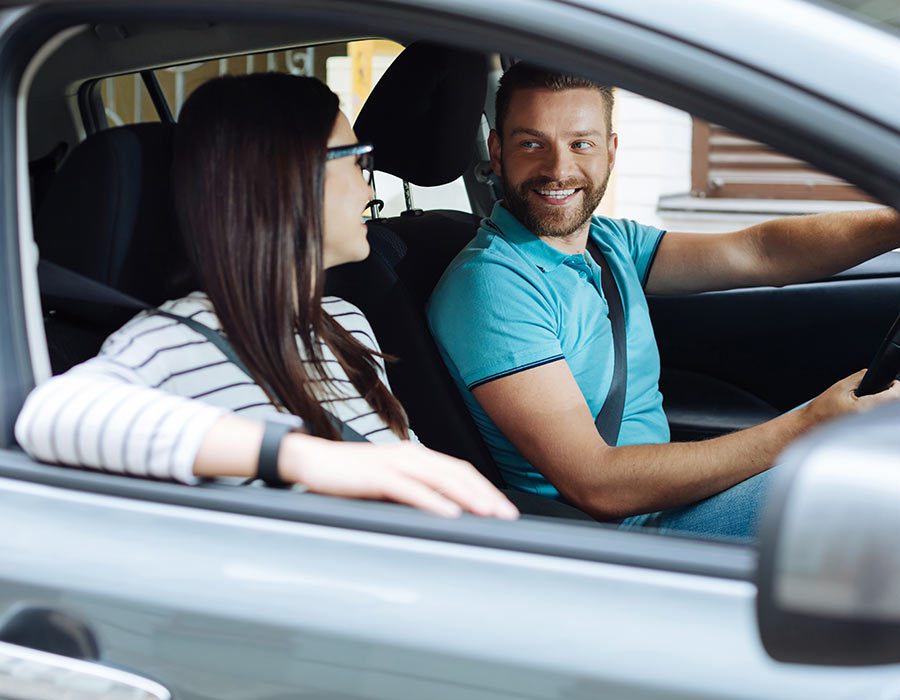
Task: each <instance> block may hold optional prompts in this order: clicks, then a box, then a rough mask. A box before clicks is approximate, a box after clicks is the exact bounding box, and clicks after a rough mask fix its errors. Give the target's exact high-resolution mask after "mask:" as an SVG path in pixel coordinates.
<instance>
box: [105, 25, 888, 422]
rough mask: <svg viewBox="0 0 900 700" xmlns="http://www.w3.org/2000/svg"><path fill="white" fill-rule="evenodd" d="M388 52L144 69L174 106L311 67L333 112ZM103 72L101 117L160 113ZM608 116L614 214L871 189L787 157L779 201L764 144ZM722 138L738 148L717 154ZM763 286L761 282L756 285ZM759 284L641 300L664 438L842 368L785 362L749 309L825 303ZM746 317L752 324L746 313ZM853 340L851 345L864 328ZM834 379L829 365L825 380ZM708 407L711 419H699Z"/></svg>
mask: <svg viewBox="0 0 900 700" xmlns="http://www.w3.org/2000/svg"><path fill="white" fill-rule="evenodd" d="M399 49H400V47H399V45H398V44H391V43H390V42H382V41H360V42H350V43H342V44H334V45H317V46H309V47H301V48H296V49H291V50H285V51H281V50H280V51H273V52H268V53H257V54H247V55H243V56H231V57H226V58H217V59H214V60H211V61H203V62H193V63H185V64H179V65H173V66H167V67H162V68H158V69H156V70H154V71H153V75H154V76H155V78H156V80H157V81H158V83H159V85H160V88H161V89H162V92H163V94H164V96H165V98H166V101H167V104H168V105H169V107H170V109H171V111H172V112H173V114H175V115H176V116H177V114H178V111H179V109H180V107H181V105H182V104H183V102H184V100H185V99H186V98H187V96H188V95H189V94H190V93H191V91H192V90H193V89H195V88H196V87H197V85H199V84H200V83H201V82H203V81H204V80H206V79H208V78H210V77H212V76H215V75H221V74H227V73H235V74H241V73H247V72H258V71H267V70H276V71H283V72H292V73H293V72H297V73H301V74H309V75H315V76H317V77H319V78H321V79H323V80H325V81H326V82H327V83H328V84H329V86H331V88H332V89H333V90H334V91H335V92H336V93H337V94H338V95H339V96H340V98H341V105H342V108H343V109H344V110H345V111H346V112H347V113H348V115H349V116H350V118H351V119H352V118H353V117H354V116H355V115H356V113H357V112H358V110H359V107H360V105H361V104H362V102H363V101H364V99H365V96H367V95H368V90H370V89H371V86H372V85H373V84H374V83H375V82H376V81H377V78H378V76H379V75H380V74H381V73H383V72H384V70H386V68H387V67H388V66H389V65H390V63H391V61H392V60H393V58H394V57H395V56H396V55H397V51H399ZM102 82H103V86H102V90H103V93H102V95H103V100H104V109H105V111H106V114H107V117H108V120H109V122H110V125H111V126H113V125H117V124H126V123H134V122H139V121H152V120H156V119H158V116H157V115H156V114H155V110H154V109H153V108H152V103H151V102H150V100H149V95H148V93H147V91H146V86H145V84H144V82H143V80H141V79H140V76H139V75H137V74H128V75H122V76H117V77H114V78H108V79H104V80H103V81H102ZM129 90H130V92H129ZM615 124H616V127H615V128H616V130H617V131H618V133H619V135H620V138H621V142H620V150H619V158H618V163H617V167H616V169H615V171H614V174H613V178H612V180H611V182H610V186H609V190H608V194H607V197H606V198H605V200H604V202H603V204H602V205H601V207H600V209H599V212H600V213H603V214H606V215H608V216H610V217H613V218H627V219H634V220H638V221H640V222H641V223H644V224H648V225H650V226H654V227H657V228H660V229H666V230H673V231H676V230H688V231H703V230H710V231H714V230H724V229H726V228H739V227H741V226H744V225H747V224H748V223H752V222H753V221H757V220H761V219H763V218H769V217H772V216H774V215H779V214H793V213H804V212H807V211H820V210H827V209H829V208H854V207H862V206H870V204H869V203H868V200H869V199H870V198H868V197H866V196H865V195H864V194H862V193H860V192H859V191H857V190H853V189H852V188H851V187H849V186H848V185H846V183H843V182H842V181H838V180H836V179H835V178H831V176H829V175H827V174H822V173H815V174H811V173H812V171H813V169H811V168H807V167H806V166H805V165H804V164H802V163H798V162H796V161H792V162H790V163H788V164H787V165H789V166H790V168H792V169H793V170H792V171H791V174H792V176H796V177H800V178H802V177H806V176H809V178H810V180H815V182H814V183H813V185H811V189H810V192H809V193H808V194H809V195H810V196H808V197H806V198H800V197H797V192H796V190H790V193H791V197H789V198H786V197H784V196H781V197H779V196H778V195H779V194H781V195H783V194H785V193H786V192H787V190H785V189H784V187H783V183H784V180H778V179H777V178H779V177H782V176H783V175H784V172H785V171H786V170H787V169H786V168H784V167H781V166H783V165H785V162H784V161H783V160H779V159H781V158H783V157H782V156H779V155H777V154H775V155H773V154H772V153H770V152H768V151H766V150H765V149H766V147H765V146H761V145H760V144H759V143H757V142H754V141H751V140H748V139H745V138H744V137H742V136H740V135H737V134H735V133H734V132H729V131H726V130H722V129H719V127H717V126H716V125H710V124H708V123H706V122H702V121H701V120H699V119H694V118H693V117H692V116H691V115H690V114H688V113H686V112H682V111H679V110H676V109H673V108H672V107H669V106H667V105H664V104H662V103H658V102H654V101H653V100H648V99H647V98H644V97H641V96H639V95H636V94H634V93H627V92H625V91H618V92H617V107H616V115H615ZM704 132H705V139H706V140H705V145H700V146H698V143H700V144H703V143H704V142H702V141H700V139H701V137H702V136H703V134H704ZM732 147H733V148H734V149H736V150H735V151H734V152H729V150H728V149H730V148H732ZM717 149H718V150H717ZM736 153H737V154H740V155H741V156H742V157H743V158H744V160H743V163H742V170H741V171H740V173H739V174H738V179H740V178H741V177H743V178H744V179H745V180H747V179H750V180H755V181H757V182H759V181H762V182H763V184H764V185H767V186H768V187H767V188H763V189H762V190H752V189H747V190H741V189H740V188H734V187H732V185H733V184H738V185H746V184H753V183H748V182H746V181H744V182H738V183H734V182H729V181H727V178H726V176H725V175H723V171H724V170H726V169H724V168H722V167H720V166H721V165H722V163H723V160H722V159H723V158H727V157H730V156H733V155H735V154H736ZM759 156H763V157H764V158H768V159H770V160H771V161H774V162H775V163H776V164H778V166H779V167H776V168H773V169H772V170H771V172H769V173H768V174H766V173H765V171H764V169H761V168H759V167H758V165H759V162H758V160H755V159H758V157H759ZM376 164H377V154H376ZM763 175H765V177H771V178H775V184H774V186H769V185H772V183H771V182H769V183H766V182H765V177H762V176H763ZM728 177H732V175H728ZM389 182H390V180H389V179H388V178H387V176H385V175H384V174H381V175H380V176H379V179H378V181H377V184H378V188H379V189H378V194H379V196H380V197H381V198H382V199H384V200H385V201H386V203H387V205H388V206H387V208H386V211H385V214H387V215H391V214H395V213H398V212H399V211H400V210H401V209H402V208H403V204H402V193H401V191H400V189H401V188H400V187H399V184H398V185H397V187H396V190H395V195H392V194H391V191H390V186H389V185H388V183H389ZM815 185H824V186H825V188H826V189H823V188H821V187H820V188H818V189H816V188H815ZM828 187H831V188H832V189H830V190H828V189H827V188H828ZM459 194H460V197H459V199H457V200H453V201H452V203H451V204H442V202H441V201H440V200H431V199H429V198H428V197H426V196H424V195H423V196H422V197H420V198H417V200H416V204H417V205H419V206H422V207H423V208H438V207H441V206H447V207H448V208H454V209H466V208H467V206H468V202H467V199H465V193H464V192H460V193H459ZM825 194H828V195H829V196H828V197H826V196H824V195H825ZM738 195H740V196H738ZM798 201H799V204H798ZM768 293H772V292H770V291H769V292H766V293H765V294H768ZM765 294H764V293H762V292H761V293H760V296H754V297H752V298H748V300H749V301H750V302H751V303H750V304H749V305H748V307H747V313H743V312H738V313H736V312H735V311H734V307H729V310H728V311H727V313H726V312H724V311H722V310H721V308H720V309H719V311H718V312H715V311H714V312H712V313H709V307H708V306H704V304H706V301H703V300H701V301H700V302H699V303H698V306H697V308H696V309H691V308H689V307H687V306H686V305H679V302H678V301H677V300H676V302H671V303H670V302H666V303H663V302H659V304H656V302H653V303H654V304H655V305H654V307H653V310H652V311H653V318H654V328H655V330H656V333H657V336H658V338H659V342H660V345H661V352H662V356H663V365H664V370H671V371H664V373H663V395H664V396H665V397H666V398H667V400H669V401H670V406H671V407H672V410H671V411H670V417H673V418H674V419H675V420H674V424H675V426H676V428H677V430H673V436H674V437H675V438H676V439H700V438H706V437H711V436H713V435H715V434H719V433H720V432H728V431H730V430H733V429H735V427H742V425H741V424H740V421H742V420H743V421H745V423H744V425H746V424H748V423H746V420H748V416H749V420H750V421H756V422H758V420H757V419H765V418H766V417H770V416H771V415H777V413H778V412H781V411H785V410H789V409H791V408H793V407H794V406H796V405H799V404H800V403H802V402H803V401H804V400H807V399H808V398H810V397H811V396H813V395H815V393H816V392H817V391H820V390H821V389H823V388H824V385H822V381H823V377H824V376H827V375H828V372H830V371H831V370H832V369H834V370H835V372H843V364H846V363H847V362H850V361H852V362H854V363H856V362H857V360H856V359H853V358H857V357H859V356H860V353H859V352H857V349H856V348H849V350H851V351H852V353H855V354H852V353H850V354H846V355H845V356H843V357H839V356H840V355H841V353H842V351H843V350H845V349H848V348H844V347H840V343H839V342H838V343H836V342H835V341H834V339H833V338H830V337H829V338H827V340H828V343H827V345H828V347H829V348H830V352H831V353H832V354H833V355H834V356H835V357H836V358H837V360H838V363H837V367H829V368H828V371H827V372H826V371H822V372H819V373H818V374H815V376H812V375H813V374H814V373H812V372H799V373H797V372H796V370H798V369H801V370H806V369H808V368H806V367H804V366H803V364H802V363H800V364H799V365H798V364H797V363H796V362H793V363H792V362H790V361H789V362H785V360H784V358H792V357H793V358H796V357H799V356H801V354H802V353H801V352H800V350H801V349H802V348H803V347H805V346H804V345H803V344H802V342H801V340H802V339H798V338H797V337H796V335H793V336H792V335H789V334H787V333H784V334H779V332H775V331H772V330H771V328H772V319H773V318H774V317H775V316H776V314H759V313H755V314H754V313H753V307H754V306H756V307H758V308H766V309H770V308H778V311H779V314H778V318H780V319H782V320H783V321H784V322H785V324H787V325H790V324H793V325H794V326H795V327H796V325H797V324H796V319H797V318H803V319H804V320H805V321H806V324H807V325H813V326H815V327H816V328H817V329H818V331H817V332H821V333H822V334H823V335H825V334H826V331H827V329H829V328H831V326H830V325H829V323H828V321H829V318H828V317H827V313H826V312H827V308H828V307H827V305H821V306H820V307H819V311H820V313H822V314H823V316H822V317H821V318H813V319H811V318H810V316H809V311H810V308H811V307H813V306H815V305H814V304H809V305H804V304H803V303H799V304H797V305H793V306H791V305H787V304H780V303H779V299H778V298H777V297H772V298H770V299H766V298H765ZM882 296H883V295H882ZM763 316H765V318H763ZM748 319H750V320H752V321H753V323H748ZM777 322H779V323H780V322H781V321H777ZM776 325H777V324H776ZM779 330H781V329H780V328H779ZM786 330H788V331H789V330H790V329H789V328H788V329H786ZM794 330H797V328H795V329H794ZM844 335H846V336H847V338H842V339H838V340H840V341H843V340H846V339H848V338H852V337H853V336H854V335H857V334H854V333H851V332H848V333H846V334H844ZM860 338H861V340H860V347H862V346H864V345H865V342H863V340H862V338H863V335H860ZM748 339H749V340H748ZM825 345H826V343H823V344H822V346H823V347H824V346H825ZM748 347H749V348H751V350H752V352H750V351H748ZM698 348H700V350H698ZM741 353H743V354H741ZM862 354H864V353H862ZM763 356H764V357H765V358H767V359H765V360H764V361H762V360H760V357H763ZM848 358H849V359H848ZM842 363H843V364H842ZM862 364H864V363H862ZM782 365H786V367H782ZM854 366H856V365H854ZM772 369H778V370H779V371H780V372H781V373H782V376H780V377H773V376H771V374H770V373H769V370H772ZM819 369H821V368H819ZM791 375H792V376H791ZM838 376H840V374H833V378H837V377H838ZM781 379H790V381H784V382H782V381H781ZM788 389H789V390H788ZM698 396H699V397H700V398H701V400H700V401H699V403H698V401H697V400H696V399H697V397H698ZM679 399H681V400H682V401H681V403H678V400H679ZM673 400H674V401H675V403H674V404H672V403H671V402H672V401H673ZM667 408H668V407H667ZM711 408H712V409H714V410H713V411H711V410H710V409H711ZM711 413H715V414H717V418H720V419H721V420H719V421H712V422H710V421H709V415H710V414H711Z"/></svg>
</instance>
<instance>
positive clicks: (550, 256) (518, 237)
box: [487, 202, 580, 272]
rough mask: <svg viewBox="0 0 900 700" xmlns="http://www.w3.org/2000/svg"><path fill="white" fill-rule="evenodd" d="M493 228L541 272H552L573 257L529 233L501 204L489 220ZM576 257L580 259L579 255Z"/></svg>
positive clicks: (496, 205)
mask: <svg viewBox="0 0 900 700" xmlns="http://www.w3.org/2000/svg"><path fill="white" fill-rule="evenodd" d="M487 221H488V223H489V224H491V225H492V228H494V229H496V230H497V231H498V232H499V233H500V235H502V236H503V237H504V238H505V239H506V240H507V241H509V242H510V243H512V244H514V245H515V246H516V248H518V250H520V251H522V253H523V255H525V257H526V258H528V260H530V261H531V262H532V263H534V265H535V267H537V268H538V269H539V270H541V272H552V271H553V270H555V269H556V268H558V267H559V266H560V265H562V264H563V263H564V262H565V261H566V260H568V259H569V258H571V257H573V256H571V255H567V254H566V253H563V252H562V251H561V250H557V249H556V248H554V247H553V246H552V245H549V244H547V243H544V241H542V240H541V239H540V238H538V237H537V236H536V235H534V234H533V233H532V232H531V231H529V230H528V229H527V228H525V226H524V225H523V224H522V222H521V221H519V220H518V219H517V218H516V217H515V216H513V215H512V214H511V213H510V211H509V209H507V208H506V207H504V206H503V205H502V204H501V203H500V202H496V203H495V204H494V209H493V210H492V211H491V216H490V218H489V219H488V220H487ZM574 257H580V256H578V255H576V256H574Z"/></svg>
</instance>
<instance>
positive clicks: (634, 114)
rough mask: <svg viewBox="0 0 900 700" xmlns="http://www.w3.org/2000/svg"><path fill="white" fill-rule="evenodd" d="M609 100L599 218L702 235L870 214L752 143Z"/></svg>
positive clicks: (812, 173)
mask: <svg viewBox="0 0 900 700" xmlns="http://www.w3.org/2000/svg"><path fill="white" fill-rule="evenodd" d="M615 95H616V102H615V110H614V115H613V127H614V130H615V131H616V132H617V133H618V134H619V149H618V153H617V157H616V166H615V168H614V170H613V174H612V177H611V178H610V182H609V186H608V188H607V191H606V196H605V197H604V198H603V202H602V204H601V205H600V209H599V213H601V214H605V215H607V216H612V217H615V218H629V219H635V220H637V221H640V222H641V223H646V224H651V225H653V226H657V227H659V228H663V229H666V230H672V231H698V232H702V231H725V230H733V229H738V228H742V227H743V226H747V225H749V224H752V223H757V222H759V221H762V220H764V219H770V218H773V217H776V216H781V215H785V214H804V213H816V212H821V211H832V210H842V209H860V208H867V207H872V206H875V203H874V202H873V201H872V199H871V197H869V196H868V195H867V194H866V193H864V192H862V191H861V190H859V189H857V188H855V187H853V186H852V185H850V184H848V183H847V182H845V181H844V180H841V179H840V178H837V177H834V176H832V175H830V174H828V173H824V172H821V171H820V170H818V169H816V168H815V167H813V166H811V165H809V164H808V163H805V162H803V161H801V160H798V159H796V158H792V157H789V156H787V155H784V154H782V153H780V152H778V151H777V150H775V149H773V148H771V147H769V146H767V145H765V144H762V143H759V142H758V141H753V140H751V139H749V138H746V137H744V136H742V135H740V134H737V133H735V132H732V131H729V130H727V129H725V128H723V127H719V126H716V125H710V124H709V123H707V122H705V121H702V120H700V119H698V118H695V117H693V116H692V115H691V114H689V113H688V112H684V111H681V110H678V109H675V108H673V107H670V106H668V105H665V104H663V103H661V102H657V101H655V100H651V99H649V98H646V97H643V96H641V95H636V94H634V93H631V92H626V91H624V90H616V92H615Z"/></svg>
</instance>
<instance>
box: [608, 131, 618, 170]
mask: <svg viewBox="0 0 900 700" xmlns="http://www.w3.org/2000/svg"><path fill="white" fill-rule="evenodd" d="M606 150H607V151H608V152H609V169H610V170H612V169H613V166H614V165H615V164H616V151H617V150H619V135H618V134H617V133H616V132H613V133H611V134H610V135H609V139H607V142H606Z"/></svg>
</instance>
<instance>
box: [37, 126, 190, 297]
mask: <svg viewBox="0 0 900 700" xmlns="http://www.w3.org/2000/svg"><path fill="white" fill-rule="evenodd" d="M172 136H173V127H172V126H171V125H169V124H135V125H131V126H123V127H118V128H114V129H106V130H104V131H101V132H99V133H97V134H94V135H92V136H90V137H89V138H87V139H86V140H85V141H84V142H82V143H81V144H79V145H78V147H77V148H75V149H74V150H73V151H72V153H71V155H70V156H69V157H68V158H67V159H66V161H65V162H64V163H63V165H62V167H61V168H60V170H59V172H58V173H57V174H56V176H55V177H54V179H53V181H52V183H51V185H50V188H49V189H48V191H47V194H46V196H45V197H44V200H43V202H42V203H41V207H40V210H39V211H38V213H37V217H36V219H35V239H36V241H37V244H38V248H39V250H40V255H41V257H43V258H46V259H48V260H50V261H52V262H55V263H57V264H58V265H62V266H63V267H66V268H68V269H70V270H73V271H75V272H78V273H80V274H82V275H85V276H87V277H90V278H92V279H95V280H97V281H98V282H102V283H103V284H106V285H109V286H111V287H115V288H116V289H119V290H121V291H123V292H126V293H128V294H131V295H132V296H135V297H138V298H139V299H142V300H144V301H147V302H150V303H151V304H157V303H159V302H161V301H163V300H165V299H169V298H173V297H177V296H181V295H182V294H184V293H185V292H187V291H190V287H191V286H192V284H191V279H190V278H191V275H190V273H189V265H188V262H187V259H186V256H185V255H184V254H183V252H182V250H183V249H182V246H181V243H180V241H179V237H178V232H177V226H176V223H175V216H174V213H173V211H172V196H171V160H172Z"/></svg>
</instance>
